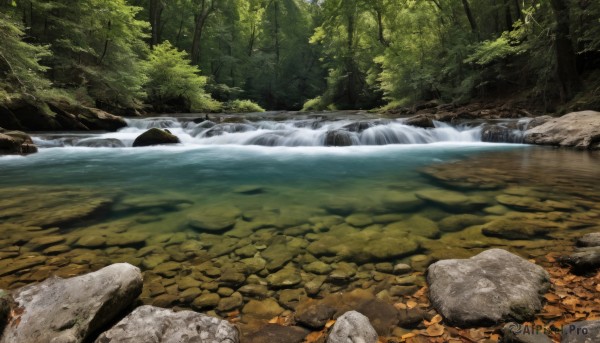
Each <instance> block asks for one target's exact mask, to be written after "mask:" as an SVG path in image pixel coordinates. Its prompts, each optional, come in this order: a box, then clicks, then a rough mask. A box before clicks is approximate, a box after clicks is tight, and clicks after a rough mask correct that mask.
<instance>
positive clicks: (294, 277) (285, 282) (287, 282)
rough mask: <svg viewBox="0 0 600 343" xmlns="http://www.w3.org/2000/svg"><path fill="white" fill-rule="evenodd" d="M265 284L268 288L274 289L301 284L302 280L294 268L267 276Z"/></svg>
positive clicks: (287, 268)
mask: <svg viewBox="0 0 600 343" xmlns="http://www.w3.org/2000/svg"><path fill="white" fill-rule="evenodd" d="M267 282H268V283H269V286H271V287H275V288H281V287H290V286H295V285H297V284H299V283H300V282H302V278H301V277H300V273H299V272H298V270H297V269H296V268H292V267H286V268H283V269H281V270H279V271H278V272H276V273H274V274H269V275H268V276H267Z"/></svg>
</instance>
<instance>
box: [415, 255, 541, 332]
mask: <svg viewBox="0 0 600 343" xmlns="http://www.w3.org/2000/svg"><path fill="white" fill-rule="evenodd" d="M549 280H550V277H549V275H548V273H547V272H546V271H545V270H544V269H543V268H542V267H540V266H537V265H535V264H533V263H531V262H529V261H527V260H525V259H523V258H521V257H519V256H516V255H513V254H511V253H509V252H508V251H505V250H502V249H491V250H487V251H484V252H482V253H481V254H479V255H477V256H474V257H471V258H470V259H463V260H459V259H457V260H442V261H439V262H436V263H434V264H432V265H431V266H429V268H428V269H427V282H428V283H429V297H430V300H431V303H432V304H433V306H434V307H435V309H436V310H437V311H438V313H440V314H441V315H442V316H443V317H444V318H445V319H446V321H447V322H448V323H450V324H452V325H456V326H460V327H469V326H486V325H492V324H496V323H500V322H508V321H517V322H522V321H525V320H528V319H531V318H532V317H533V315H534V314H535V313H536V312H538V311H539V310H541V308H542V299H543V295H544V293H545V292H546V291H547V290H548V288H549V287H550V282H549Z"/></svg>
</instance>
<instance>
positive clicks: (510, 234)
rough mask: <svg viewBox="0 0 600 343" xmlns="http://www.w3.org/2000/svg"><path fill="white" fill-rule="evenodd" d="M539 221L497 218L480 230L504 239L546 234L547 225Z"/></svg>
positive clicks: (526, 237)
mask: <svg viewBox="0 0 600 343" xmlns="http://www.w3.org/2000/svg"><path fill="white" fill-rule="evenodd" d="M541 224H542V223H539V222H528V221H524V220H506V219H498V220H494V221H491V222H489V223H487V224H485V225H484V226H483V228H482V230H481V232H482V233H483V234H484V235H486V236H489V237H499V238H505V239H532V238H536V237H540V236H544V235H546V234H547V233H548V232H550V228H549V227H544V226H541Z"/></svg>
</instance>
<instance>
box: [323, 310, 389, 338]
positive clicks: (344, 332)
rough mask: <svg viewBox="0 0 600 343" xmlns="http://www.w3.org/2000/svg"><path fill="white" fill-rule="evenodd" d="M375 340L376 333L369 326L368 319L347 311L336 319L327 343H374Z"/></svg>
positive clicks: (357, 313)
mask: <svg viewBox="0 0 600 343" xmlns="http://www.w3.org/2000/svg"><path fill="white" fill-rule="evenodd" d="M377 339H378V336H377V332H375V329H374V328H373V326H371V323H370V322H369V318H367V317H365V316H364V315H362V314H360V313H359V312H356V311H349V312H346V313H344V314H343V315H342V316H341V317H339V318H338V319H337V321H336V322H335V324H334V325H333V328H332V329H331V333H330V334H329V337H328V338H327V343H347V342H362V343H376V342H377Z"/></svg>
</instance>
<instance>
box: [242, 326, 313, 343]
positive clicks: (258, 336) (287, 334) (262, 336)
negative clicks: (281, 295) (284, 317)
mask: <svg viewBox="0 0 600 343" xmlns="http://www.w3.org/2000/svg"><path fill="white" fill-rule="evenodd" d="M309 333H310V331H309V330H307V329H305V328H302V327H299V326H281V325H277V324H267V325H265V326H263V327H262V328H260V330H258V331H257V332H254V333H252V334H250V335H248V336H246V337H245V339H244V341H245V342H252V343H302V342H304V338H305V337H306V336H307V335H308V334H309Z"/></svg>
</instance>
